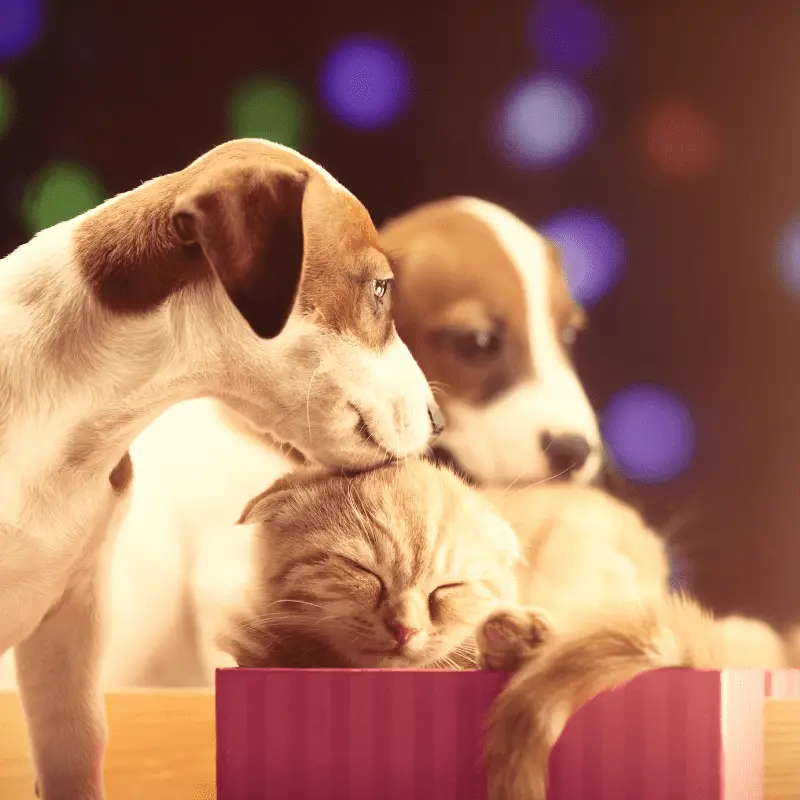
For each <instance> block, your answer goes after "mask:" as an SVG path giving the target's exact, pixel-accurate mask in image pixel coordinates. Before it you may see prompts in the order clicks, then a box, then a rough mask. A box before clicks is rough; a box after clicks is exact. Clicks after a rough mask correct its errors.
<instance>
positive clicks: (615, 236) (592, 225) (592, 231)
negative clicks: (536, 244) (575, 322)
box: [539, 211, 626, 308]
mask: <svg viewBox="0 0 800 800" xmlns="http://www.w3.org/2000/svg"><path fill="white" fill-rule="evenodd" d="M539 230H540V232H541V233H542V234H543V235H544V236H547V237H548V238H550V239H552V240H553V241H554V242H555V243H556V244H557V245H558V247H559V249H560V251H561V256H562V259H563V263H564V272H565V275H566V279H567V285H568V286H569V288H570V291H571V292H572V296H573V297H574V298H575V299H576V300H577V301H578V302H579V303H580V304H581V305H583V306H584V307H586V308H589V307H590V306H592V305H594V304H595V303H596V302H597V301H598V300H599V299H600V298H601V297H603V295H605V294H606V293H608V292H609V291H610V290H611V289H612V288H613V287H614V286H616V284H617V283H618V282H619V280H620V278H621V276H622V272H623V269H624V266H625V258H626V248H625V242H624V240H623V238H622V234H621V233H620V232H619V231H618V230H617V229H616V228H615V227H614V226H613V225H612V224H611V223H610V222H609V221H608V220H607V219H605V218H604V217H602V216H601V215H600V214H596V213H594V212H591V211H565V212H563V213H561V214H558V215H557V216H555V217H552V218H551V219H549V220H547V221H546V222H545V223H544V224H543V225H541V226H540V228H539Z"/></svg>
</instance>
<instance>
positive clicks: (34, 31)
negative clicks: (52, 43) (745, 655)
mask: <svg viewBox="0 0 800 800" xmlns="http://www.w3.org/2000/svg"><path fill="white" fill-rule="evenodd" d="M44 22H45V9H44V4H43V2H42V0H0V61H11V60H13V59H15V58H18V57H19V56H21V55H23V54H24V53H25V52H26V51H27V50H30V49H31V48H32V47H33V46H34V45H35V44H36V42H37V41H38V40H39V38H40V37H41V35H42V33H43V32H44Z"/></svg>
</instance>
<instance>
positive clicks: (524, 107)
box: [494, 75, 594, 170]
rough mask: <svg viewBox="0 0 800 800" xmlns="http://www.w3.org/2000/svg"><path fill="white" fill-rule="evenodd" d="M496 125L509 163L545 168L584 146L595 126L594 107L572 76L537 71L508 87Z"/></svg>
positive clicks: (500, 144)
mask: <svg viewBox="0 0 800 800" xmlns="http://www.w3.org/2000/svg"><path fill="white" fill-rule="evenodd" d="M494 125H495V130H494V133H495V139H496V142H497V145H498V146H499V148H500V150H501V152H502V153H503V155H504V156H505V157H506V158H507V159H508V160H509V162H510V163H511V164H513V165H514V166H516V167H518V168H521V169H534V170H535V169H545V168H548V167H554V166H557V165H559V164H562V163H563V162H565V161H567V160H568V159H570V158H572V157H573V156H575V155H577V154H578V152H580V151H581V150H582V149H583V148H585V147H586V145H587V144H588V142H589V139H590V137H591V134H592V131H593V128H594V109H593V107H592V103H591V101H590V100H589V98H588V97H587V96H586V94H585V93H584V92H583V90H582V89H581V88H580V86H578V85H577V84H575V83H573V82H572V81H571V80H568V79H566V78H563V77H559V76H550V75H537V76H535V77H533V78H530V79H528V80H525V81H523V82H521V83H519V84H517V85H516V86H514V87H513V88H512V89H511V91H510V92H509V93H508V94H507V95H506V97H505V100H504V101H503V104H502V106H501V108H500V112H499V114H498V116H497V118H496V119H495V121H494Z"/></svg>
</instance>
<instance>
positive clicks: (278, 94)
mask: <svg viewBox="0 0 800 800" xmlns="http://www.w3.org/2000/svg"><path fill="white" fill-rule="evenodd" d="M229 120H230V126H231V130H232V131H233V133H234V135H235V136H236V137H237V138H241V139H248V138H255V139H269V140H270V141H272V142H278V144H283V145H286V146H287V147H292V148H294V149H295V150H300V149H301V148H302V145H303V144H304V142H305V140H306V134H307V131H306V127H307V124H308V106H307V104H306V101H305V98H304V97H303V96H302V94H301V93H300V92H299V91H297V89H295V88H294V87H293V86H291V85H289V84H288V83H286V82H284V81H281V80H277V79H270V78H252V79H250V80H248V81H245V82H244V83H242V84H241V85H240V86H239V87H238V88H237V89H236V91H235V92H234V94H233V97H232V98H231V102H230V107H229Z"/></svg>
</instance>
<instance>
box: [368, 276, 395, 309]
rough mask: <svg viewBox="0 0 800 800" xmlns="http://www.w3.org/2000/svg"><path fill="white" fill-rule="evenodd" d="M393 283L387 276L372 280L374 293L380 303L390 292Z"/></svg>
mask: <svg viewBox="0 0 800 800" xmlns="http://www.w3.org/2000/svg"><path fill="white" fill-rule="evenodd" d="M391 283H392V281H391V279H387V278H381V279H379V280H374V281H372V294H373V295H374V296H375V299H376V300H377V301H378V302H379V303H380V302H383V300H384V298H385V297H386V295H387V294H388V293H389V286H390V285H391Z"/></svg>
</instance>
